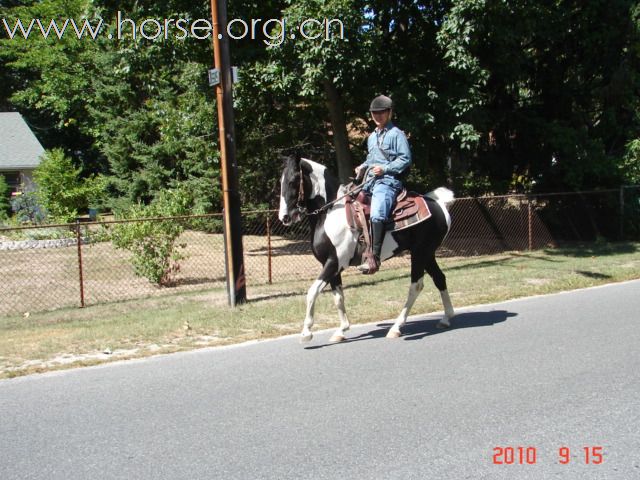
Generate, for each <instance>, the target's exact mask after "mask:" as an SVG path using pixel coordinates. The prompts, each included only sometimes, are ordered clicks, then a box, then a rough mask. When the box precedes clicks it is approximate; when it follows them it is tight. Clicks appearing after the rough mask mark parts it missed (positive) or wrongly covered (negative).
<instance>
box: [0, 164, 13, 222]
mask: <svg viewBox="0 0 640 480" xmlns="http://www.w3.org/2000/svg"><path fill="white" fill-rule="evenodd" d="M10 210H11V204H10V203H9V185H7V181H6V179H5V178H4V175H2V174H0V221H3V220H6V219H7V217H8V215H9V211H10Z"/></svg>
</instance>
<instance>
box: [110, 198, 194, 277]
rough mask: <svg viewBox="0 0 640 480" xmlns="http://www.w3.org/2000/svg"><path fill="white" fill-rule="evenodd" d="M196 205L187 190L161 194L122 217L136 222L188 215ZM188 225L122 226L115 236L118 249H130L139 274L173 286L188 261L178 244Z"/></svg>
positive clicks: (166, 222)
mask: <svg viewBox="0 0 640 480" xmlns="http://www.w3.org/2000/svg"><path fill="white" fill-rule="evenodd" d="M192 204H193V199H192V197H191V195H190V194H189V193H188V192H187V190H186V189H184V188H177V189H174V190H166V191H163V192H161V193H160V194H159V195H158V196H157V197H156V199H155V200H154V201H153V202H152V203H151V204H150V205H135V206H133V207H131V208H130V209H129V210H127V211H126V212H122V214H121V215H124V216H126V218H127V219H130V220H135V219H142V218H152V217H168V216H179V215H186V214H188V213H189V211H190V208H191V206H192ZM183 231H184V226H183V225H182V224H181V223H180V222H178V221H176V220H149V221H137V222H131V223H123V224H118V225H117V226H116V227H114V229H113V232H112V234H111V241H112V242H113V244H114V245H115V246H116V248H121V249H125V250H129V251H130V252H131V253H132V254H133V256H132V263H133V269H134V272H135V273H136V275H138V276H141V277H145V278H147V279H148V280H149V281H150V282H152V283H155V284H156V285H159V286H168V285H171V284H173V282H174V278H175V275H176V273H177V272H178V271H179V270H180V263H179V262H180V260H183V259H184V258H185V256H184V255H182V254H181V253H180V252H179V251H178V249H179V248H184V247H185V245H180V244H177V243H176V241H177V239H178V237H179V236H180V234H181V233H182V232H183Z"/></svg>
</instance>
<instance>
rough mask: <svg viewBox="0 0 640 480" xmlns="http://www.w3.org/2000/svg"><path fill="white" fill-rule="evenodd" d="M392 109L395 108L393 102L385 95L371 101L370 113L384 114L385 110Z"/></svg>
mask: <svg viewBox="0 0 640 480" xmlns="http://www.w3.org/2000/svg"><path fill="white" fill-rule="evenodd" d="M391 108H393V101H392V100H391V99H390V98H389V97H387V96H385V95H379V96H377V97H376V98H374V99H373V100H372V101H371V105H370V106H369V111H370V112H383V111H385V110H390V109H391Z"/></svg>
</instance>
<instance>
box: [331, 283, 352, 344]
mask: <svg viewBox="0 0 640 480" xmlns="http://www.w3.org/2000/svg"><path fill="white" fill-rule="evenodd" d="M330 283H331V290H332V291H333V301H334V303H335V305H336V308H337V309H338V317H340V327H338V329H337V330H336V331H335V332H334V333H333V335H332V336H331V338H330V339H329V341H330V342H333V343H337V342H343V341H344V339H345V336H344V335H345V332H346V331H347V330H349V327H350V326H351V325H350V324H349V319H348V318H347V311H346V310H345V308H344V293H343V291H342V278H341V276H340V274H338V275H337V276H336V277H335V278H334V279H333V280H331V282H330Z"/></svg>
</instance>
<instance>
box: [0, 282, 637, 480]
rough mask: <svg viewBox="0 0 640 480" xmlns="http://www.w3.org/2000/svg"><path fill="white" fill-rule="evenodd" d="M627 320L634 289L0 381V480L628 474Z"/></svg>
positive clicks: (632, 363) (630, 360) (633, 393)
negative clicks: (398, 331)
mask: <svg viewBox="0 0 640 480" xmlns="http://www.w3.org/2000/svg"><path fill="white" fill-rule="evenodd" d="M425 292H426V294H429V295H433V294H435V293H434V292H431V291H427V290H425ZM423 294H425V293H423ZM454 303H455V298H454ZM351 308H354V306H353V305H352V306H351ZM638 312H640V281H636V282H627V283H623V284H617V285H610V286H605V287H600V288H594V289H588V290H581V291H575V292H570V293H563V294H558V295H551V296H545V297H535V298H528V299H522V300H516V301H510V302H504V303H499V304H494V305H483V306H477V307H471V308H466V309H463V310H460V314H459V316H457V317H456V318H455V319H454V328H452V329H451V330H447V331H444V332H441V331H440V330H436V328H435V324H436V322H437V320H438V316H437V315H427V316H422V317H412V318H411V320H412V321H411V323H409V324H408V326H407V328H406V331H405V335H404V336H403V337H402V338H400V339H398V340H387V339H385V338H384V337H383V335H384V334H385V330H384V328H386V327H387V326H389V325H390V323H384V324H379V325H368V326H362V327H357V328H356V329H354V330H352V331H351V332H350V341H348V342H346V343H343V344H340V345H327V344H326V342H327V340H328V337H329V335H330V332H326V333H321V334H319V335H317V336H316V338H315V339H314V341H313V342H312V343H311V344H310V345H309V346H307V347H306V348H305V347H303V346H301V345H300V344H298V343H297V339H296V338H293V337H287V338H283V339H278V340H274V341H266V342H261V343H256V344H251V345H243V346H239V347H233V348H218V349H209V350H203V351H197V352H190V353H185V354H176V355H170V356H163V357H156V358H152V359H147V360H143V361H133V362H124V363H119V364H112V365H106V366H101V367H95V368H85V369H78V370H73V371H67V372H59V373H53V374H46V375H38V376H32V377H24V378H18V379H14V380H8V381H1V382H0V479H2V480H13V479H46V480H53V479H64V480H70V479H100V480H105V479H171V480H176V479H190V480H192V479H279V480H281V479H296V480H297V479H456V480H461V479H483V478H487V479H503V478H504V479H556V478H562V479H564V478H566V479H581V480H583V479H591V478H593V479H624V480H629V479H633V478H640V373H639V372H640V353H639V351H640V349H639V348H638V347H639V346H640V322H639V320H640V319H639V317H640V315H639V313H638ZM336 319H337V316H336ZM519 447H524V448H522V449H519ZM562 447H566V448H568V449H569V455H568V457H562V456H561V455H560V454H561V453H566V451H565V450H563V451H561V452H560V451H559V449H560V448H562ZM585 447H587V450H585ZM497 448H503V450H502V451H500V450H497ZM509 448H513V450H509ZM525 448H526V449H525ZM599 448H600V449H601V450H599ZM512 451H513V453H514V455H513V457H512V456H511V452H512ZM534 453H535V458H533V454H534ZM587 453H588V454H589V458H588V459H587V458H586V454H587ZM600 453H601V454H602V457H600V456H599V454H600ZM527 454H528V457H527ZM494 455H497V456H496V457H495V460H498V461H502V462H503V464H494V463H493V462H494ZM563 458H568V462H569V463H567V464H562V463H560V460H562V459H563ZM511 461H512V462H513V464H504V462H511ZM600 461H601V462H602V463H600V464H595V463H596V462H600ZM520 463H522V464H520Z"/></svg>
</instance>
